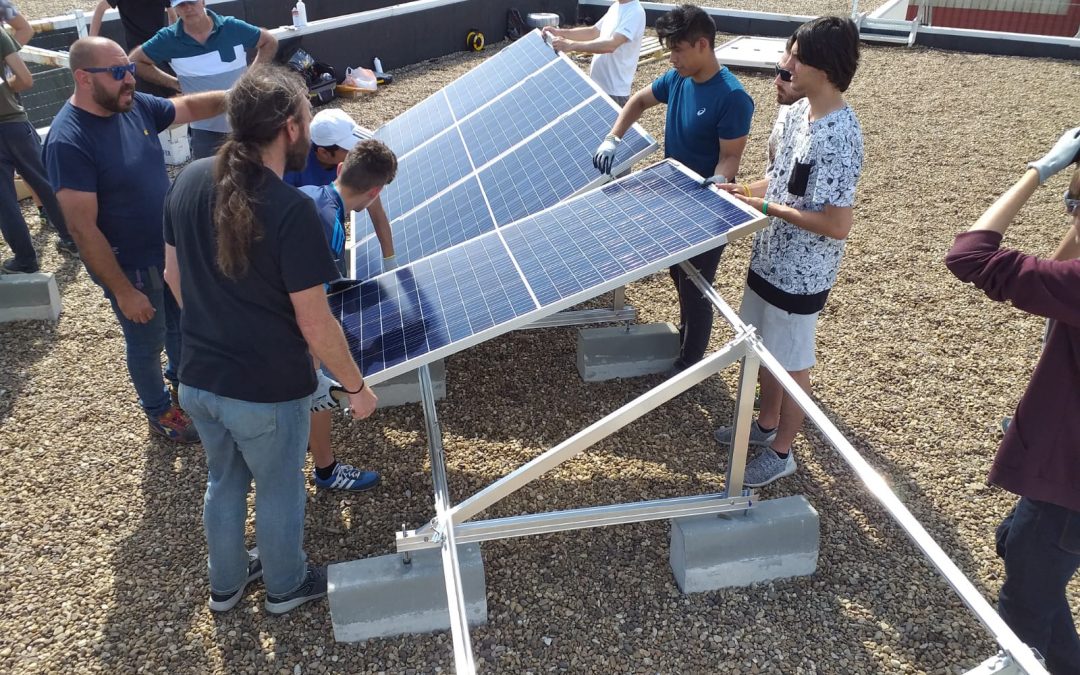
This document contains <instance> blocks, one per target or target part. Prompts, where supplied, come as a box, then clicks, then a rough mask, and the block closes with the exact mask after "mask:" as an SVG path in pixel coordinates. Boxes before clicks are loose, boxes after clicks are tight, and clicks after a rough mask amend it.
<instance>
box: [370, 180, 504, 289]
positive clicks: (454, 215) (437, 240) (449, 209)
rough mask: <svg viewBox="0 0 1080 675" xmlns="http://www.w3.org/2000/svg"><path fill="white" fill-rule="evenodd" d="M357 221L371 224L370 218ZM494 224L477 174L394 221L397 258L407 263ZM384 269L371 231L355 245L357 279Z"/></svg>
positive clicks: (377, 245) (380, 251) (371, 275)
mask: <svg viewBox="0 0 1080 675" xmlns="http://www.w3.org/2000/svg"><path fill="white" fill-rule="evenodd" d="M356 222H358V223H370V220H367V219H364V220H360V219H357V221H356ZM368 227H370V225H368ZM494 227H495V226H494V224H492V222H491V214H490V213H489V212H488V210H487V204H485V203H484V196H483V195H482V194H481V193H480V184H479V183H478V182H477V180H476V178H475V177H473V178H469V179H468V180H466V181H465V182H463V183H461V184H459V185H457V186H455V187H454V188H453V189H451V190H449V191H447V192H445V193H443V194H442V195H440V196H439V197H436V198H435V199H434V200H432V201H430V202H428V203H427V204H424V205H423V206H421V207H420V208H419V209H417V210H416V211H413V212H412V214H410V215H409V217H408V218H406V219H405V220H400V221H398V222H396V223H394V225H393V230H394V258H395V259H396V261H397V264H398V265H404V264H406V263H410V262H412V261H414V260H419V259H420V258H423V257H425V256H429V255H431V254H433V253H437V252H439V251H442V250H444V249H448V248H450V247H451V246H453V245H455V244H460V243H461V242H463V241H468V240H469V239H472V238H474V237H478V236H480V235H481V234H483V233H484V232H487V231H489V230H492V229H494ZM358 239H360V237H358ZM381 271H382V249H381V248H380V246H379V241H378V239H376V238H375V235H374V233H372V234H370V235H368V236H366V237H364V238H363V239H362V240H361V241H359V242H358V243H357V245H356V278H357V279H368V278H370V277H373V276H375V275H376V274H379V273H380V272H381Z"/></svg>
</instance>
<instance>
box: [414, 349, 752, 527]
mask: <svg viewBox="0 0 1080 675" xmlns="http://www.w3.org/2000/svg"><path fill="white" fill-rule="evenodd" d="M746 340H747V336H746V335H740V336H737V337H736V338H735V340H733V341H732V342H729V343H728V344H726V345H724V347H722V348H721V349H719V350H718V351H716V352H713V353H712V354H709V355H708V356H707V357H705V358H704V359H702V360H701V361H698V362H697V363H695V364H694V365H692V366H690V367H689V368H687V369H686V370H684V371H682V372H681V373H679V374H678V375H676V376H675V377H673V378H671V379H670V380H667V381H666V382H664V383H663V384H660V385H658V386H656V387H654V388H652V389H650V390H649V391H647V392H645V393H644V394H642V395H641V396H639V397H637V398H636V399H634V400H633V401H630V402H629V403H627V404H626V405H624V406H622V407H621V408H619V409H618V410H615V411H613V412H611V413H609V414H608V415H606V416H604V417H603V418H602V419H600V420H598V421H597V422H594V423H593V424H591V425H589V426H588V427H586V428H584V429H582V430H581V431H579V432H578V433H576V434H574V435H573V436H571V437H570V438H568V439H566V440H565V441H563V442H562V443H560V444H559V445H556V446H555V447H553V448H551V449H550V450H548V451H547V452H545V453H543V454H542V455H540V456H539V457H536V458H535V459H533V460H532V461H530V462H528V463H526V464H525V465H523V466H521V467H520V468H518V469H516V470H515V471H513V472H511V473H509V474H507V475H506V476H504V477H502V478H500V479H499V480H497V481H495V482H494V483H492V484H491V485H489V486H487V487H486V488H484V489H483V490H481V491H480V492H477V493H476V494H475V495H473V496H472V497H469V498H468V499H466V500H464V501H462V502H461V503H460V504H458V505H457V506H455V507H454V508H453V509H452V510H451V515H452V516H453V519H454V523H455V524H458V523H462V522H465V521H466V520H468V519H469V518H472V517H473V516H474V515H476V514H477V513H480V512H481V511H483V510H484V509H487V508H489V507H490V506H491V505H493V504H495V503H496V502H498V501H499V500H501V499H503V498H504V497H506V496H508V495H510V494H512V493H513V492H515V491H516V490H518V489H519V488H521V487H524V486H525V485H528V483H529V482H530V481H532V480H534V479H535V478H538V477H540V476H542V475H543V474H544V473H546V472H547V471H550V470H551V469H553V468H555V467H556V466H559V465H560V464H562V463H563V462H565V461H566V460H568V459H570V458H572V457H576V456H577V455H579V454H581V453H582V452H584V451H585V450H587V449H588V448H589V447H591V446H592V445H594V444H595V443H597V442H598V441H600V440H602V439H604V438H607V437H608V436H610V435H611V434H613V433H615V432H616V431H618V430H619V429H622V428H623V427H625V426H626V425H628V424H630V423H631V422H633V421H634V420H636V419H638V418H639V417H641V416H642V415H644V414H645V413H647V412H649V411H651V410H655V409H656V408H658V407H660V406H661V405H663V404H664V403H667V402H668V401H670V400H671V399H673V398H675V397H676V396H678V395H679V394H681V393H683V392H684V391H686V390H688V389H690V388H691V387H693V386H695V385H696V384H698V383H699V382H701V381H703V380H705V379H706V378H708V377H709V376H710V375H714V374H716V373H718V372H720V370H721V369H723V368H724V367H725V366H727V365H729V364H731V363H733V362H734V361H735V360H736V359H738V358H739V357H740V356H743V355H745V354H746V353H747V352H746V347H745V345H746ZM751 407H752V406H751ZM748 433H749V432H748ZM728 496H733V495H731V493H730V492H729V493H728ZM735 496H737V495H735ZM421 529H423V528H421Z"/></svg>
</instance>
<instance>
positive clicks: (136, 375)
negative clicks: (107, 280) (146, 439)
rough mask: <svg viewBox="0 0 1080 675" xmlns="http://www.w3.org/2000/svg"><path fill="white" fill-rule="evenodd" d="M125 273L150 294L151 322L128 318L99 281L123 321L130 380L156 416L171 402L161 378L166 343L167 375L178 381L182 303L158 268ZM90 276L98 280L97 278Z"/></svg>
mask: <svg viewBox="0 0 1080 675" xmlns="http://www.w3.org/2000/svg"><path fill="white" fill-rule="evenodd" d="M124 274H126V275H127V278H128V280H129V281H131V284H132V285H133V286H134V287H135V288H137V289H138V290H140V291H142V292H143V293H145V294H146V297H148V298H150V304H152V305H153V306H154V309H155V310H156V311H155V312H154V318H153V319H151V320H150V321H149V322H148V323H135V322H133V321H129V320H128V318H127V317H125V316H124V313H123V312H121V311H120V306H119V305H118V304H117V303H116V298H114V297H113V294H112V293H111V292H109V290H108V289H107V288H105V287H104V286H102V285H101V284H100V283H99V284H98V285H99V286H102V289H104V290H105V297H106V298H108V299H109V303H110V304H112V308H113V312H114V313H115V314H116V319H117V321H119V322H120V329H121V330H123V332H124V343H125V345H126V347H127V368H128V375H129V376H130V377H131V384H133V385H134V386H135V393H137V394H138V395H139V405H141V406H142V407H143V410H145V411H146V414H147V415H148V416H149V417H151V418H153V419H157V418H158V417H160V416H161V415H162V414H164V413H165V412H166V411H167V410H168V409H169V408H170V407H171V406H172V399H171V398H170V397H169V390H168V388H167V387H166V386H165V383H164V382H163V381H162V379H161V350H162V348H163V347H164V349H165V354H166V356H168V358H169V362H168V365H167V366H166V367H165V379H167V380H168V381H169V382H171V383H172V384H173V386H176V384H177V382H178V380H177V377H176V368H177V367H178V366H179V365H180V354H181V349H182V347H183V344H182V342H181V339H180V307H179V306H178V305H177V304H176V298H174V297H173V294H172V291H170V290H169V287H168V286H166V285H165V283H164V280H163V278H162V276H161V272H160V270H158V268H156V267H147V268H143V269H138V270H124ZM91 278H93V279H94V281H95V282H97V279H96V278H94V277H93V276H91Z"/></svg>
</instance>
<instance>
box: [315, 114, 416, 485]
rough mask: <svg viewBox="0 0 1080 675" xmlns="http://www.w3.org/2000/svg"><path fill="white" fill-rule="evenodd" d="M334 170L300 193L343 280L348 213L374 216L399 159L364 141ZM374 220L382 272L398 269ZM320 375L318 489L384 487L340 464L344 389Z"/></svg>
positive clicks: (390, 244)
mask: <svg viewBox="0 0 1080 675" xmlns="http://www.w3.org/2000/svg"><path fill="white" fill-rule="evenodd" d="M319 114H322V113H319ZM316 117H318V115H316ZM346 119H347V118H346ZM349 123H350V124H351V123H352V120H349ZM311 134H312V136H313V137H314V134H315V122H314V121H313V122H312V124H311ZM308 161H310V157H309V160H308ZM334 171H335V173H336V178H335V180H333V181H331V182H330V183H329V184H327V185H305V186H303V187H301V188H300V191H301V192H303V193H304V194H306V195H307V196H308V197H310V198H311V200H312V201H313V202H315V210H316V211H318V213H319V220H320V221H322V225H323V230H324V233H325V234H326V242H327V243H328V244H329V245H330V255H331V256H332V257H333V258H334V262H335V263H336V264H337V268H338V272H339V273H341V275H342V276H348V273H349V269H348V262H347V261H346V260H345V223H346V221H347V219H348V214H349V213H350V212H351V211H361V210H363V209H367V210H368V214H369V215H371V214H372V205H375V204H378V203H379V193H380V192H381V191H382V189H383V187H384V186H385V185H387V184H388V183H390V181H392V180H394V175H395V174H396V173H397V157H395V156H394V152H393V151H392V150H391V149H390V148H388V147H387V146H386V145H385V144H383V143H382V142H380V141H376V140H374V139H372V140H366V141H361V142H360V143H358V144H356V145H355V146H354V147H353V149H352V150H350V151H349V152H348V154H346V155H345V159H344V161H343V162H341V163H340V164H338V165H337V167H335V169H334ZM379 212H380V213H381V212H382V210H381V209H380V210H379ZM372 221H373V222H374V223H375V228H374V229H375V236H376V237H378V239H379V244H380V245H381V246H382V251H383V270H384V271H386V270H390V269H393V267H394V241H393V238H392V234H391V232H390V224H389V223H387V222H385V221H386V218H385V216H384V217H383V225H384V226H383V227H380V224H379V222H378V221H376V220H375V219H374V218H372ZM315 374H316V376H317V377H318V379H319V384H318V388H317V389H316V390H315V394H314V395H313V396H312V400H311V432H310V434H309V435H308V450H310V451H311V458H312V460H313V461H314V463H315V471H314V475H313V479H314V481H315V485H316V486H317V487H320V488H326V489H335V490H348V491H351V492H362V491H364V490H370V489H371V488H373V487H375V486H376V485H378V484H379V474H378V473H377V472H375V471H364V470H361V469H357V468H356V467H354V466H351V465H349V464H344V463H342V462H339V461H337V459H336V458H335V457H334V451H333V449H332V448H331V447H330V415H331V409H332V408H334V407H336V406H337V402H336V401H335V400H334V399H333V398H332V397H331V396H330V389H331V387H340V386H341V385H340V384H339V383H338V382H337V381H336V380H333V379H331V378H330V377H329V376H327V375H326V374H324V373H323V372H322V370H320V369H319V364H318V363H317V362H316V364H315Z"/></svg>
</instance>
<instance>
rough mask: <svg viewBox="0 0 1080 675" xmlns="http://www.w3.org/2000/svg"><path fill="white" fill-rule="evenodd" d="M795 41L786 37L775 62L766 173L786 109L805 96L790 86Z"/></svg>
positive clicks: (771, 162) (770, 164) (781, 130)
mask: <svg viewBox="0 0 1080 675" xmlns="http://www.w3.org/2000/svg"><path fill="white" fill-rule="evenodd" d="M794 42H795V36H794V35H792V36H791V37H789V38H788V40H787V44H786V45H784V55H783V56H781V57H780V60H779V61H777V62H776V77H774V78H773V85H774V86H775V87H776V105H777V108H776V121H775V122H773V128H772V132H771V133H770V134H769V156H768V161H767V162H766V163H765V166H766V169H765V171H766V173H768V170H769V169H771V168H772V165H773V161H775V160H776V147H777V146H778V145H780V139H781V138H783V136H784V124H785V123H786V122H787V114H788V110H790V109H791V104H792V103H794V102H796V101H798V100H799V99H802V98H804V97H805V95H804V94H802V93H801V92H797V91H795V90H794V89H793V88H792V86H791V71H790V70H788V68H790V67H791V63H790V62H791V45H792V44H793V43H794Z"/></svg>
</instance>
